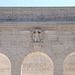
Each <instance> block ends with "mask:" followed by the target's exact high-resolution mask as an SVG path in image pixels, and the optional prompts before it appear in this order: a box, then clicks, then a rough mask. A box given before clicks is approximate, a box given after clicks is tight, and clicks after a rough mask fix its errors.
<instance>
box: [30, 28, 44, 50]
mask: <svg viewBox="0 0 75 75" xmlns="http://www.w3.org/2000/svg"><path fill="white" fill-rule="evenodd" d="M31 38H32V46H33V48H34V50H40V49H41V48H42V46H43V39H44V33H43V31H42V30H40V29H34V30H33V31H32V35H31Z"/></svg>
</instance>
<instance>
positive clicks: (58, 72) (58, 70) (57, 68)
mask: <svg viewBox="0 0 75 75" xmlns="http://www.w3.org/2000/svg"><path fill="white" fill-rule="evenodd" d="M61 59H62V58H61ZM54 75H63V62H62V61H61V60H56V61H55V62H54Z"/></svg>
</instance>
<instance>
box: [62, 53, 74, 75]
mask: <svg viewBox="0 0 75 75" xmlns="http://www.w3.org/2000/svg"><path fill="white" fill-rule="evenodd" d="M63 70H64V75H75V52H72V53H70V54H69V55H68V56H67V57H66V58H65V60H64V64H63Z"/></svg>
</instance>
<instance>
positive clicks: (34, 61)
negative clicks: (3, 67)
mask: <svg viewBox="0 0 75 75" xmlns="http://www.w3.org/2000/svg"><path fill="white" fill-rule="evenodd" d="M53 70H54V67H53V62H52V60H51V58H50V57H49V56H48V55H46V54H45V53H43V52H33V53H30V54H28V55H27V56H26V57H25V58H24V60H23V62H22V65H21V75H25V74H26V75H27V74H28V75H54V74H53Z"/></svg>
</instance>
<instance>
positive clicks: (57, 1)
mask: <svg viewBox="0 0 75 75" xmlns="http://www.w3.org/2000/svg"><path fill="white" fill-rule="evenodd" d="M5 6H7V7H13V6H14V7H15V6H16V7H34V6H35V7H43V6H44V7H49V6H50V7H59V6H75V0H0V7H5Z"/></svg>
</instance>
